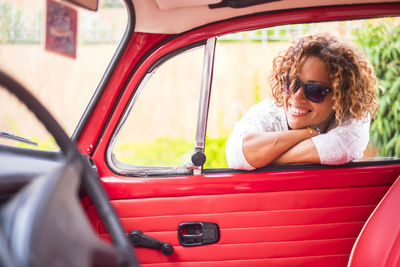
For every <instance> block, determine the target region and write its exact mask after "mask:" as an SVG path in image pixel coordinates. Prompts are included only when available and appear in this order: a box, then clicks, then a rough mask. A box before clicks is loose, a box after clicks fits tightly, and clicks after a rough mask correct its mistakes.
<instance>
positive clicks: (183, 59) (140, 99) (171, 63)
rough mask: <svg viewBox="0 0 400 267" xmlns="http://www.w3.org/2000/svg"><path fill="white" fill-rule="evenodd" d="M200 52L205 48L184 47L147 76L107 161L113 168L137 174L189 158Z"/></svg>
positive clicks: (200, 66) (167, 166)
mask: <svg viewBox="0 0 400 267" xmlns="http://www.w3.org/2000/svg"><path fill="white" fill-rule="evenodd" d="M203 54H204V48H203V46H201V47H198V48H194V49H190V50H189V51H184V52H182V53H179V54H178V55H176V56H174V57H173V58H171V59H169V60H167V61H165V62H163V63H162V64H161V65H159V66H156V68H155V69H154V70H152V71H150V72H149V73H148V74H147V75H146V77H145V79H144V80H143V81H142V83H141V85H140V87H139V88H138V90H139V91H138V93H136V95H135V97H134V99H132V101H131V104H130V107H129V110H130V112H127V113H126V115H125V116H126V118H124V121H123V125H122V127H121V130H119V131H117V133H116V138H115V142H113V144H112V158H110V160H111V163H112V165H113V166H114V167H115V168H116V169H118V170H119V171H121V172H124V171H128V172H133V173H135V171H139V172H140V171H141V170H143V169H149V170H151V169H157V168H161V169H163V168H164V169H169V168H177V167H179V166H183V165H185V164H186V163H187V162H189V161H190V157H191V155H192V153H193V150H194V138H195V135H196V124H197V113H198V112H197V111H198V103H199V95H200V84H201V75H202V66H203ZM149 107H151V108H150V109H149ZM138 129H140V130H139V131H138Z"/></svg>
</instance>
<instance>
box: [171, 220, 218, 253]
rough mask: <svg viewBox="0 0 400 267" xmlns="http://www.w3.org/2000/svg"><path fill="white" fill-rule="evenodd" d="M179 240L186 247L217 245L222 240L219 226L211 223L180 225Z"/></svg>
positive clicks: (186, 223) (185, 223)
mask: <svg viewBox="0 0 400 267" xmlns="http://www.w3.org/2000/svg"><path fill="white" fill-rule="evenodd" d="M178 239H179V243H180V244H181V245H182V246H184V247H191V246H201V245H207V244H212V243H216V242H218V241H219V239H220V231H219V226H218V224H216V223H210V222H184V223H181V224H179V227H178Z"/></svg>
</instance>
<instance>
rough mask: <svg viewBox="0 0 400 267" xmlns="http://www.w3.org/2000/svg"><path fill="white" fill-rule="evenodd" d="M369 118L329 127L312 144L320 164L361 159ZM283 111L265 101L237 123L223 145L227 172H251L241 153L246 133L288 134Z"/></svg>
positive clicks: (271, 101)
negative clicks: (239, 170)
mask: <svg viewBox="0 0 400 267" xmlns="http://www.w3.org/2000/svg"><path fill="white" fill-rule="evenodd" d="M369 125H370V116H367V117H366V118H365V119H362V120H356V119H348V120H346V121H344V122H343V123H342V125H340V126H337V125H336V124H335V123H331V125H330V126H329V127H328V130H327V132H326V133H325V134H320V135H317V136H315V137H313V138H312V139H311V140H312V141H313V142H314V144H315V147H316V148H317V151H318V154H319V157H320V159H321V164H329V165H334V164H343V163H347V162H350V161H354V160H358V159H361V158H362V156H363V151H364V150H365V148H366V147H367V145H368V142H369ZM288 130H289V128H288V124H287V120H286V114H285V110H284V108H283V107H279V106H277V105H276V104H275V103H274V101H273V100H272V99H268V98H267V99H265V100H263V101H262V102H260V103H258V104H256V105H254V106H253V107H251V108H250V109H249V111H248V112H247V113H246V114H245V115H244V116H243V118H242V119H241V120H240V121H239V122H236V124H235V127H234V129H233V132H232V134H231V135H230V136H229V138H228V141H227V142H226V159H227V162H228V165H229V167H230V168H234V169H242V170H253V169H254V167H253V166H251V165H250V164H249V163H248V162H247V161H246V159H245V157H244V155H243V151H242V143H243V137H244V136H245V135H246V134H248V133H262V132H272V131H288Z"/></svg>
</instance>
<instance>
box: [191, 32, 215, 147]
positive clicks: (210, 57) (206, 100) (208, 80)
mask: <svg viewBox="0 0 400 267" xmlns="http://www.w3.org/2000/svg"><path fill="white" fill-rule="evenodd" d="M216 42H217V38H216V37H213V38H210V39H208V40H207V43H206V47H205V51H204V62H203V75H202V84H201V92H200V101H199V113H198V117H197V131H196V139H195V149H197V150H200V151H201V152H204V145H205V139H206V131H207V117H208V107H209V105H210V95H211V85H212V78H213V68H214V56H215V45H216Z"/></svg>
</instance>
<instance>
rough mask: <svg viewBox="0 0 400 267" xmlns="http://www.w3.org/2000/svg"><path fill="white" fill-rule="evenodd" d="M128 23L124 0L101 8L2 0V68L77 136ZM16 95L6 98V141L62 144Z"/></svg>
mask: <svg viewBox="0 0 400 267" xmlns="http://www.w3.org/2000/svg"><path fill="white" fill-rule="evenodd" d="M116 17H117V18H118V20H116V19H115V18H116ZM126 24H127V13H126V9H125V6H124V4H123V2H122V1H119V0H101V1H100V3H99V10H98V11H97V12H92V11H88V10H84V9H81V8H76V7H75V6H72V5H68V4H66V3H65V2H60V1H53V0H49V1H38V0H35V1H22V0H19V1H18V0H17V1H15V0H4V1H1V2H0V58H1V60H0V69H1V70H2V71H4V72H6V73H7V74H10V75H11V76H12V77H14V78H15V79H16V80H18V81H19V82H20V83H22V84H23V85H24V86H26V87H27V89H28V90H29V91H30V92H32V93H33V94H34V95H35V96H36V97H37V98H38V99H39V101H40V102H41V103H43V104H44V105H45V107H46V108H47V109H48V110H49V111H50V112H51V113H52V115H53V116H54V117H55V118H56V120H57V121H58V122H59V123H60V124H61V126H62V127H63V128H64V130H65V131H66V132H67V134H68V135H69V136H72V134H73V132H74V130H75V128H76V126H77V124H78V122H79V120H80V118H81V116H82V114H83V112H84V111H85V108H86V106H87V104H88V103H89V101H90V98H91V97H92V95H93V93H94V91H95V90H96V87H97V85H98V84H99V81H100V80H101V78H102V76H103V74H104V72H105V70H106V68H107V66H108V64H109V62H110V61H111V58H112V56H113V55H114V53H115V50H116V48H117V46H118V44H119V42H120V40H121V38H122V36H123V33H124V31H125V28H126ZM2 91H3V90H2ZM10 99H12V98H10V97H9V96H8V95H3V94H2V95H1V97H0V132H1V133H0V144H4V143H6V144H10V145H17V146H29V147H32V148H38V149H46V150H54V149H58V148H57V146H56V144H55V142H54V141H53V140H52V138H51V137H50V135H49V134H47V133H38V132H37V131H36V128H37V127H38V126H37V123H38V122H37V121H36V120H35V118H29V119H28V117H27V116H29V115H27V114H28V113H29V111H28V110H25V111H24V112H22V111H21V105H18V104H16V103H15V101H16V100H15V99H12V100H10ZM11 102H12V103H13V104H11ZM10 140H11V141H10ZM27 140H28V141H27ZM32 142H33V143H37V146H36V145H34V144H32Z"/></svg>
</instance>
